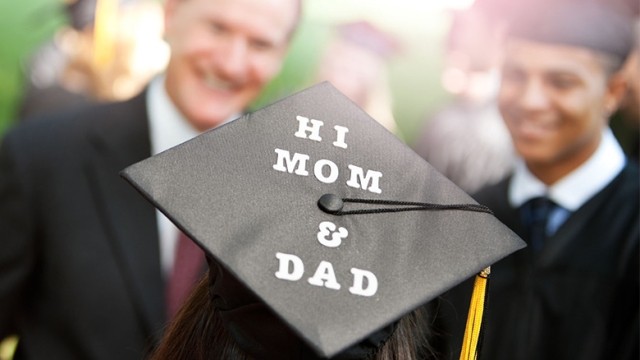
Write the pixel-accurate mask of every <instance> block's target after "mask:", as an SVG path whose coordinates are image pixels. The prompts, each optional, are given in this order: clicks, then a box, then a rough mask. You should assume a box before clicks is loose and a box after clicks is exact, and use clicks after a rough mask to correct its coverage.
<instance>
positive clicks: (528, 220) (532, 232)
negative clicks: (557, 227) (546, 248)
mask: <svg viewBox="0 0 640 360" xmlns="http://www.w3.org/2000/svg"><path fill="white" fill-rule="evenodd" d="M555 207H556V205H555V203H553V202H552V201H551V200H549V199H548V198H546V197H536V198H533V199H531V200H529V201H527V202H526V203H525V204H524V205H522V208H521V216H522V222H523V224H524V226H525V229H526V230H527V235H528V236H529V246H531V248H532V249H533V251H534V252H535V251H539V250H540V249H542V245H543V244H544V240H545V239H546V237H547V235H548V233H547V222H548V221H549V215H550V214H551V212H552V211H553V210H554V209H555Z"/></svg>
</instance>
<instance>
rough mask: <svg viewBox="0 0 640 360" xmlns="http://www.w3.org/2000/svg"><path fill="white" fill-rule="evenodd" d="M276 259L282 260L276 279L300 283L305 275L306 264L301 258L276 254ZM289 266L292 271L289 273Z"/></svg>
mask: <svg viewBox="0 0 640 360" xmlns="http://www.w3.org/2000/svg"><path fill="white" fill-rule="evenodd" d="M276 258H278V260H280V268H279V269H278V271H277V272H276V277H277V278H278V279H282V280H289V281H298V280H300V279H302V275H303V274H304V264H303V263H302V260H300V258H299V257H297V256H295V255H291V254H283V253H276ZM289 264H291V265H292V266H291V267H292V269H291V270H292V271H291V272H289Z"/></svg>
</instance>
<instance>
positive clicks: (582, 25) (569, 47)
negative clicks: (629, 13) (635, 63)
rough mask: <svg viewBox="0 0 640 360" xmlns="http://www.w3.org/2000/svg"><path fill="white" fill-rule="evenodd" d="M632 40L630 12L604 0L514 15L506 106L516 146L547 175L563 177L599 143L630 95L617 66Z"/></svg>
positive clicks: (504, 85) (552, 5)
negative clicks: (606, 5) (619, 9)
mask: <svg viewBox="0 0 640 360" xmlns="http://www.w3.org/2000/svg"><path fill="white" fill-rule="evenodd" d="M632 43H633V36H632V28H631V22H630V19H628V18H627V17H625V16H624V15H623V14H621V13H617V12H615V11H613V10H612V9H608V8H606V7H604V6H602V5H596V4H585V3H584V2H570V1H568V2H564V3H550V4H547V5H546V7H544V8H542V9H527V11H526V15H522V16H520V17H517V18H516V19H515V20H514V21H513V23H512V25H511V27H510V29H509V31H508V36H507V41H506V45H505V46H506V48H505V55H504V63H503V79H502V86H501V90H500V95H499V105H500V111H501V113H502V116H503V118H504V120H505V122H506V125H507V127H508V129H509V131H510V133H511V136H512V138H513V140H514V144H515V147H516V150H517V151H518V152H519V154H520V155H521V156H522V157H523V158H524V160H525V161H526V162H527V164H528V166H529V168H530V169H531V170H532V171H534V173H535V174H536V175H537V176H538V177H541V176H542V177H544V179H542V180H543V181H546V182H554V181H555V180H558V179H559V178H560V177H562V176H564V175H566V174H567V173H568V172H570V171H571V170H573V169H575V168H576V167H578V166H579V165H580V164H582V163H583V162H584V161H586V159H588V158H589V157H590V156H591V154H593V152H594V151H595V149H596V148H597V146H598V144H599V143H600V138H601V134H602V131H603V128H604V127H605V126H607V123H608V117H609V115H610V114H611V113H612V112H613V111H615V110H616V108H617V107H618V104H619V102H620V100H621V98H622V96H623V95H624V91H625V84H624V80H623V78H622V77H621V76H619V74H618V72H617V71H618V70H619V68H620V67H621V65H622V64H623V63H624V60H625V58H626V57H627V55H628V54H629V52H630V49H631V47H632ZM542 169H544V171H542ZM536 172H545V174H541V173H536ZM551 173H553V174H551ZM547 180H548V181H547Z"/></svg>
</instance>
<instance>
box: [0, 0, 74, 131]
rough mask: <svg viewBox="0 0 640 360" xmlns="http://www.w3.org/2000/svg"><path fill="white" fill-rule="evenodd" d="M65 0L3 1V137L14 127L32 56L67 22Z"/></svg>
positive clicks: (0, 7)
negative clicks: (26, 67) (40, 45)
mask: <svg viewBox="0 0 640 360" xmlns="http://www.w3.org/2000/svg"><path fill="white" fill-rule="evenodd" d="M63 5H64V4H63V2H62V0H21V1H10V0H4V1H0V44H2V46H0V135H1V134H3V133H4V131H6V129H7V128H8V127H9V126H11V125H12V124H13V122H14V120H15V117H16V110H17V106H18V104H19V102H20V99H21V97H22V86H23V83H24V75H25V74H24V66H23V64H24V63H25V61H26V59H28V57H29V56H30V55H31V52H32V51H33V50H34V49H35V48H36V47H37V46H38V45H39V44H40V43H42V42H43V41H45V40H46V39H48V38H50V37H51V36H52V35H53V33H54V32H55V30H56V29H57V28H58V27H59V26H61V25H63V24H64V23H65V22H66V18H65V16H64V12H63V9H64V8H63Z"/></svg>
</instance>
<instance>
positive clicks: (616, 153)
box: [509, 128, 626, 232]
mask: <svg viewBox="0 0 640 360" xmlns="http://www.w3.org/2000/svg"><path fill="white" fill-rule="evenodd" d="M625 161H626V159H625V155H624V152H623V151H622V148H621V147H620V145H619V144H618V142H617V141H616V139H615V137H614V136H613V133H612V132H611V130H610V129H609V128H607V129H605V130H604V131H603V134H602V141H600V145H599V146H598V148H597V149H596V151H595V152H594V154H593V155H592V156H591V157H590V158H589V159H588V160H587V161H586V162H584V163H583V164H582V165H580V166H579V167H578V168H577V169H575V170H573V171H572V172H571V173H569V174H568V175H566V176H565V177H563V178H562V179H560V180H558V181H557V182H555V183H554V184H553V185H551V186H547V185H545V184H544V183H543V182H542V181H540V180H539V179H538V178H536V177H535V176H534V175H533V174H532V173H531V172H530V171H529V169H528V168H527V166H526V165H525V163H524V161H523V160H522V159H520V160H518V163H517V164H516V168H515V172H514V175H513V178H512V180H511V183H510V184H509V203H510V205H511V206H512V207H514V208H519V207H520V206H521V205H523V204H524V203H525V202H527V201H529V200H531V199H532V198H535V197H539V196H546V197H547V198H549V199H550V200H552V201H553V202H554V203H556V204H557V205H559V206H560V209H561V210H560V211H558V212H557V213H556V214H553V213H552V214H551V215H550V219H549V222H550V223H551V225H550V226H551V227H552V228H553V230H551V232H555V229H557V228H558V227H559V226H560V225H561V224H562V222H564V220H566V218H567V217H568V216H569V215H570V214H571V212H574V211H576V210H578V209H579V208H580V207H581V206H582V205H584V204H585V203H586V202H587V201H588V200H589V199H591V198H592V197H593V196H594V195H596V194H597V193H598V192H600V191H601V190H602V189H604V188H605V187H606V186H607V185H609V183H611V181H613V179H614V178H615V177H616V176H618V174H619V173H620V171H622V169H623V168H624V165H625Z"/></svg>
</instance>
